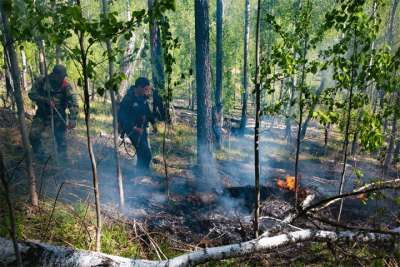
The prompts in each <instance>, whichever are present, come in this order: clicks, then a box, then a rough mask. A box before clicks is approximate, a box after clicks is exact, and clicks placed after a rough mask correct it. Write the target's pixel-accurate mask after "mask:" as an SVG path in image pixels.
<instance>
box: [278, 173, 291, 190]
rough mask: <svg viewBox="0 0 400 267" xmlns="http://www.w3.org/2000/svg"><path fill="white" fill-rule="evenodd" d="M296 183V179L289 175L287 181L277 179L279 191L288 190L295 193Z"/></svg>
mask: <svg viewBox="0 0 400 267" xmlns="http://www.w3.org/2000/svg"><path fill="white" fill-rule="evenodd" d="M295 183H296V178H295V177H294V176H290V175H287V176H286V179H285V180H282V179H277V180H276V185H277V186H278V188H279V189H283V190H287V191H291V192H294V191H295V189H296V188H295Z"/></svg>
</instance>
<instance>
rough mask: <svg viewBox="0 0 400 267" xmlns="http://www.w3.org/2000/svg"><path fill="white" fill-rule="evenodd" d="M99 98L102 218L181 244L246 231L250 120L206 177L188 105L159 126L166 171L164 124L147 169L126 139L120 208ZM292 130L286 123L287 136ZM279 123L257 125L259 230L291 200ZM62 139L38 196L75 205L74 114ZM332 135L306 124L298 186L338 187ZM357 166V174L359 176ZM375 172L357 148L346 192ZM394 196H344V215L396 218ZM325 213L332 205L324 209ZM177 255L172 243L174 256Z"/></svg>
mask: <svg viewBox="0 0 400 267" xmlns="http://www.w3.org/2000/svg"><path fill="white" fill-rule="evenodd" d="M105 106H106V105H104V104H102V103H96V105H94V106H93V109H92V112H93V132H92V140H93V144H94V150H95V155H96V159H97V163H98V172H99V178H100V196H101V201H102V204H103V211H104V214H106V216H107V217H109V218H112V221H113V222H115V220H120V219H121V218H122V219H121V220H123V221H124V222H128V223H129V224H132V222H133V223H136V222H138V223H139V222H140V223H142V224H143V225H146V229H148V231H149V232H157V233H162V234H163V236H164V237H166V238H167V239H168V240H175V241H174V242H175V243H176V244H180V245H176V244H175V245H176V246H178V247H180V248H181V249H182V248H183V247H185V248H189V249H190V248H191V247H202V246H203V247H204V246H211V245H220V244H227V243H232V242H239V241H243V240H246V239H249V238H251V225H252V207H253V203H254V202H253V192H254V187H253V186H252V185H253V184H254V166H253V136H252V127H253V126H252V124H253V121H252V120H251V119H250V120H249V125H248V131H247V132H246V134H245V135H244V136H243V137H238V136H234V135H230V134H229V133H230V131H228V132H227V135H226V136H225V139H224V145H223V149H222V150H221V151H218V152H217V153H216V158H215V160H210V167H211V168H210V169H211V170H213V171H212V173H210V175H209V176H208V177H202V178H199V175H198V171H197V169H196V164H195V163H196V154H195V151H196V142H195V125H196V124H195V119H196V118H195V117H196V116H195V113H194V112H193V111H190V110H188V109H184V108H177V109H176V110H175V112H176V123H175V124H174V125H173V126H168V128H167V134H166V137H165V138H166V140H165V141H166V142H165V144H166V145H165V159H166V163H167V169H168V179H166V176H165V165H164V158H163V150H162V144H163V138H164V136H163V132H164V130H165V129H164V127H160V128H161V133H160V134H151V135H150V140H151V145H152V148H153V156H154V157H153V163H152V169H153V173H152V175H148V176H140V175H137V174H135V159H134V157H132V155H133V154H134V153H135V152H134V150H133V149H132V147H131V146H130V145H129V144H127V145H126V146H124V145H121V146H120V155H121V166H122V173H123V176H124V186H125V198H126V204H125V208H124V210H119V209H118V190H117V179H116V177H115V164H114V163H115V162H114V158H113V149H112V136H111V134H110V133H111V125H112V121H111V118H110V116H109V111H108V110H107V109H106V108H105ZM13 116H14V115H13V114H12V113H10V112H8V111H6V110H1V112H0V145H1V146H2V147H4V149H5V151H6V153H5V154H6V164H7V166H9V168H10V170H11V171H10V173H12V176H13V177H15V178H14V179H13V185H14V186H13V189H14V190H15V191H17V192H18V193H19V195H20V196H21V197H22V198H27V197H24V196H27V194H26V192H27V190H26V189H27V186H26V179H25V175H24V171H23V164H22V165H21V160H22V158H23V153H22V146H21V141H20V138H19V132H18V129H17V127H16V126H17V125H16V123H15V120H14V119H13ZM14 118H15V117H14ZM295 130H296V129H295V128H293V129H292V132H293V135H294V133H295ZM284 131H285V129H284V126H283V124H282V123H281V122H280V121H279V120H271V119H270V120H264V121H263V123H262V139H261V144H260V146H261V159H262V162H261V184H262V192H261V198H262V201H263V204H262V217H263V218H264V219H263V220H262V225H261V227H262V229H263V230H265V229H267V228H268V227H270V226H271V225H272V224H274V223H275V221H274V220H271V217H273V218H282V217H283V216H284V214H285V212H287V211H288V210H289V209H290V208H291V207H292V206H291V203H292V202H293V193H292V192H288V191H285V190H281V189H279V188H278V187H277V185H276V181H277V179H278V178H280V179H284V178H285V177H286V176H288V175H291V176H292V175H294V161H295V153H294V152H295V150H294V145H290V144H289V145H288V144H287V142H286V140H285V139H284V138H283V136H284ZM48 136H49V135H47V140H48V141H49V137H48ZM50 141H51V140H50ZM50 141H49V142H48V143H51V142H50ZM68 143H69V156H70V162H68V163H63V164H60V165H59V166H54V165H53V164H52V163H51V161H49V162H47V163H45V164H38V163H36V164H35V168H36V173H37V176H38V185H39V194H40V198H41V199H42V200H43V201H45V200H49V201H50V202H49V203H50V206H51V203H53V201H54V199H55V198H56V197H57V195H59V196H58V201H59V202H60V203H63V204H59V205H64V204H65V205H71V206H73V207H76V208H75V209H78V210H79V211H80V212H82V207H83V206H85V205H87V203H91V202H92V198H93V196H92V190H91V189H90V187H91V185H92V176H91V172H90V161H89V160H88V157H87V153H86V151H87V148H86V140H85V136H84V123H83V121H82V118H81V119H80V121H79V125H78V128H77V129H76V130H74V131H72V132H69V133H68ZM340 143H341V140H340V138H339V134H338V133H337V132H335V131H334V130H333V131H332V134H331V140H330V142H329V145H328V149H325V148H324V147H323V128H322V127H320V126H319V125H318V124H316V123H313V124H312V125H311V126H310V127H309V130H308V131H307V135H306V137H305V140H304V142H303V143H302V150H301V156H300V175H301V187H303V188H308V189H310V190H312V191H313V192H314V193H316V194H317V197H318V198H323V197H327V196H331V195H334V194H336V193H337V188H338V183H339V177H340V171H341V168H342V164H341V163H340V161H341V155H340V154H339V153H338V152H336V151H339V150H340V149H338V147H340ZM356 170H357V171H356ZM398 171H399V169H395V168H393V169H392V170H391V171H390V172H389V174H388V175H387V177H386V178H388V177H398ZM360 173H363V175H362V177H360V175H359V174H360ZM357 174H358V175H357ZM381 177H382V171H381V167H380V162H379V161H377V160H375V159H373V158H372V157H371V156H370V155H368V154H362V153H361V155H357V156H355V157H352V158H351V160H350V161H349V163H348V171H347V173H346V179H347V182H346V184H345V191H349V190H351V189H353V188H355V187H358V186H359V185H361V184H364V183H367V182H369V181H372V180H374V179H377V178H381ZM396 197H397V195H394V194H389V196H388V197H387V198H386V200H385V201H383V202H382V201H378V200H377V199H378V198H376V199H375V200H373V199H369V200H360V199H350V200H347V201H346V202H345V205H344V214H343V221H344V222H352V223H354V224H373V225H385V226H387V224H388V222H396V220H397V218H398V217H397V216H398V214H397V211H396V210H397V208H393V207H396V206H395V205H396V201H397V202H398V198H396ZM47 209H50V208H49V207H48V208H47ZM331 212H336V210H335V209H332V210H331ZM304 223H305V224H307V222H304ZM110 229H112V228H110ZM135 229H136V228H135ZM135 231H136V230H135ZM111 232H112V231H111ZM86 234H87V235H88V236H89V239H90V238H93V237H90V235H91V233H90V231H87V233H86ZM28 238H32V237H29V236H28ZM124 242H127V241H126V240H125V241H124ZM67 244H68V243H67ZM183 244H185V245H183ZM69 245H74V244H69ZM81 247H83V248H85V246H81ZM89 247H90V246H89ZM162 249H165V248H162ZM178 251H182V250H178ZM129 253H131V251H130V252H129V250H128V252H127V254H126V255H128V256H129V255H130V256H132V255H133V254H134V253H133V252H132V253H131V254H129ZM175 253H177V251H175V252H174V253H173V254H175ZM124 255H125V254H124ZM134 255H137V254H134ZM153 256H154V255H153ZM154 257H155V256H154Z"/></svg>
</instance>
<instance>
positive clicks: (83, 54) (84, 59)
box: [76, 0, 102, 251]
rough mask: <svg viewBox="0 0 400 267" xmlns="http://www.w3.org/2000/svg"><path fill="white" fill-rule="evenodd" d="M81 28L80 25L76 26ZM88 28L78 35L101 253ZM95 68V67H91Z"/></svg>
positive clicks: (98, 241)
mask: <svg viewBox="0 0 400 267" xmlns="http://www.w3.org/2000/svg"><path fill="white" fill-rule="evenodd" d="M76 4H77V6H78V7H79V10H80V12H81V18H83V15H82V7H81V1H80V0H76ZM76 26H79V25H76ZM86 29H87V28H84V27H82V28H79V29H76V33H77V35H78V40H79V56H80V59H79V62H80V64H81V68H82V74H83V75H82V76H83V94H84V106H83V109H84V112H85V124H86V141H87V148H88V153H89V158H90V163H91V166H92V177H93V191H94V198H95V207H96V251H100V249H101V221H102V220H101V207H100V190H99V177H98V173H97V164H96V158H95V156H94V152H93V146H92V140H91V138H90V131H91V130H90V95H89V75H90V69H89V66H90V65H89V64H90V63H89V60H88V53H89V50H88V49H87V47H86V46H85V36H86V34H87V32H86V31H85V30H86ZM91 67H93V66H91Z"/></svg>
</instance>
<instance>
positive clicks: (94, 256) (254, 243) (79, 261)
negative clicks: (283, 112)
mask: <svg viewBox="0 0 400 267" xmlns="http://www.w3.org/2000/svg"><path fill="white" fill-rule="evenodd" d="M389 232H390V233H393V234H384V233H373V232H371V233H370V232H365V231H324V230H313V229H304V230H298V231H293V232H289V233H284V234H280V235H276V236H272V237H268V236H264V235H262V236H261V237H260V238H259V239H253V240H249V241H247V242H242V243H236V244H230V245H226V246H220V247H211V248H203V249H199V250H197V251H193V252H189V253H186V254H183V255H180V256H177V257H175V258H171V259H169V260H164V261H150V260H139V259H129V258H123V257H119V256H113V255H108V254H104V253H95V252H91V251H85V250H76V249H72V248H66V247H60V246H53V245H48V244H42V243H37V242H30V241H27V242H20V243H19V244H18V245H19V246H20V249H21V252H22V259H23V263H24V265H25V266H45V267H47V266H59V267H67V266H82V267H89V266H143V267H145V266H146V267H153V266H154V267H156V266H158V267H178V266H196V265H199V264H204V263H207V262H210V261H219V260H224V259H229V258H239V257H246V256H250V255H254V254H256V253H267V252H273V251H279V250H280V249H281V248H285V247H288V246H290V245H296V244H298V243H302V242H310V241H312V242H321V243H323V242H325V243H339V242H354V243H360V242H361V243H362V244H366V243H377V242H381V243H382V244H391V243H392V242H395V241H396V240H397V239H398V233H399V232H400V229H399V228H395V229H393V230H391V231H389ZM11 246H12V244H11V242H10V241H8V240H7V239H4V238H1V237H0V262H3V263H4V264H5V265H6V266H13V265H14V260H15V259H14V255H13V254H12V252H11V251H12V249H10V247H11ZM32 255H35V257H32ZM293 257H294V256H293Z"/></svg>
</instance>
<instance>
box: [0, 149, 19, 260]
mask: <svg viewBox="0 0 400 267" xmlns="http://www.w3.org/2000/svg"><path fill="white" fill-rule="evenodd" d="M8 181H9V177H7V169H6V166H5V165H4V160H3V151H1V150H0V182H1V184H2V185H3V191H4V197H5V199H6V203H7V208H8V217H9V220H10V222H9V223H10V228H11V229H10V234H11V238H12V241H13V246H14V251H15V258H16V264H15V265H16V266H18V267H22V266H23V265H22V259H21V253H20V250H19V248H18V241H17V223H16V218H15V211H14V203H13V202H12V199H11V192H10V187H9V184H8Z"/></svg>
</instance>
